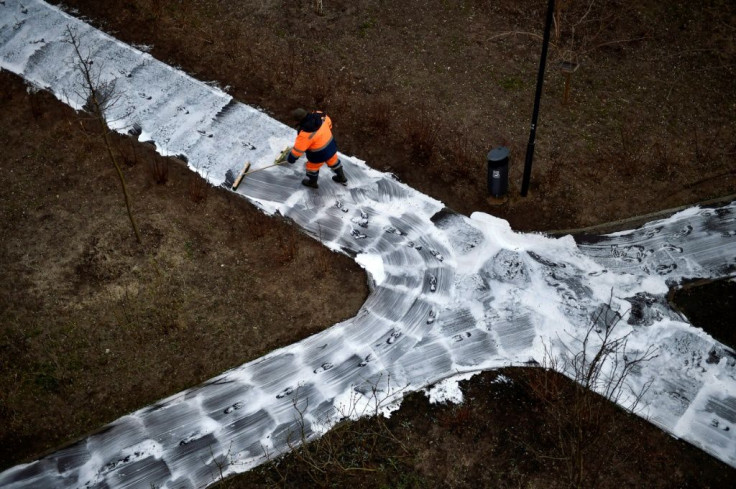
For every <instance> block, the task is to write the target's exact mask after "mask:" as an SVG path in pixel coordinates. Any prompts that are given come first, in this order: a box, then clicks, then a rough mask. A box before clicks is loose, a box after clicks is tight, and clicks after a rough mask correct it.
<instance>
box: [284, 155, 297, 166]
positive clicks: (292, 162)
mask: <svg viewBox="0 0 736 489" xmlns="http://www.w3.org/2000/svg"><path fill="white" fill-rule="evenodd" d="M297 159H298V158H297V157H296V156H294V155H293V154H292V153H291V152H289V156H288V157H287V158H286V161H288V162H289V164H290V165H293V164H294V163H296V160H297Z"/></svg>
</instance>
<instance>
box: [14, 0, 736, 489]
mask: <svg viewBox="0 0 736 489" xmlns="http://www.w3.org/2000/svg"><path fill="white" fill-rule="evenodd" d="M69 29H71V31H72V32H74V33H75V36H77V37H78V39H79V40H80V42H81V46H82V49H83V50H84V51H85V53H87V54H88V55H89V57H90V58H91V59H93V60H95V64H96V65H97V66H98V67H99V70H100V71H99V77H100V81H101V82H102V83H107V84H112V83H114V86H115V90H116V92H117V93H118V94H119V97H120V98H119V100H117V102H116V104H115V105H114V106H113V107H111V108H110V110H109V111H108V113H107V116H108V119H109V122H110V125H111V127H113V128H114V129H116V130H118V131H120V132H124V133H129V134H131V135H133V136H134V137H136V138H138V139H139V140H141V141H150V142H152V143H153V144H155V145H156V148H157V149H158V151H159V152H160V153H161V154H163V155H176V156H179V157H180V158H182V159H184V160H185V161H187V163H188V165H189V166H190V168H191V169H192V170H193V171H196V172H199V173H200V174H201V175H202V176H204V177H205V178H207V179H208V180H209V181H210V182H211V183H212V184H213V185H222V186H223V187H225V188H230V185H231V183H232V181H233V177H234V176H235V175H236V174H237V173H238V171H239V170H240V168H241V167H242V166H243V162H245V161H250V162H251V163H252V164H253V168H255V169H257V168H261V167H264V166H266V165H268V164H270V163H272V162H273V161H274V158H275V157H276V156H277V155H278V154H279V153H280V152H281V150H282V149H283V148H284V147H285V146H287V145H289V144H291V142H292V141H293V138H294V136H295V133H294V130H293V129H291V128H289V127H287V126H285V125H283V124H281V123H279V122H278V121H276V120H274V119H272V118H270V117H269V116H268V115H267V114H265V113H263V112H262V111H259V110H256V109H254V108H252V107H249V106H246V105H244V104H241V103H239V102H237V101H235V100H233V99H232V98H231V97H230V96H229V95H227V94H226V93H224V92H223V91H221V90H219V89H218V88H216V87H213V86H210V85H208V84H205V83H202V82H200V81H197V80H195V79H193V78H191V77H189V76H188V75H186V74H185V73H182V72H181V71H178V70H176V69H174V68H171V67H169V66H167V65H165V64H163V63H161V62H159V61H157V60H155V59H153V58H152V57H151V56H150V55H149V54H147V53H145V52H142V51H140V50H138V49H135V48H133V47H131V46H128V45H126V44H124V43H121V42H119V41H117V40H115V39H113V38H112V37H110V36H108V35H106V34H104V33H102V32H100V31H98V30H95V29H94V28H92V27H90V26H89V25H87V24H85V23H84V22H82V21H80V20H78V19H75V18H73V17H72V16H70V15H68V14H66V13H64V12H62V11H61V10H59V9H58V8H56V7H53V6H50V5H48V4H46V3H44V2H41V1H39V0H24V1H23V2H22V3H21V2H19V1H18V0H3V1H2V2H0V68H2V69H5V70H8V71H12V72H14V73H16V74H18V75H19V76H22V77H23V78H24V79H25V80H26V81H27V83H28V84H29V85H32V86H33V87H35V88H38V89H44V90H48V91H50V92H52V93H54V94H55V95H56V96H57V97H58V98H59V99H60V100H62V101H63V102H65V103H67V104H69V105H70V106H72V107H74V108H76V109H80V108H82V107H83V106H84V104H85V103H86V100H82V97H81V95H80V93H81V91H80V90H78V87H79V86H80V80H79V75H78V72H77V70H75V68H74V62H73V53H72V46H71V45H70V44H69V43H68V42H65V40H66V39H67V36H68V33H69V32H70V31H69ZM340 157H341V159H342V161H343V164H344V166H345V173H346V175H347V177H348V179H349V184H348V186H347V187H344V186H342V185H338V184H334V183H333V182H331V181H330V180H329V179H323V182H322V184H321V186H320V188H319V189H318V190H316V189H307V188H305V187H302V186H301V183H300V182H301V174H302V171H303V170H302V165H301V164H297V165H293V166H290V165H282V166H279V167H276V168H273V169H271V170H269V171H263V172H258V173H255V174H253V175H252V176H249V177H248V179H247V182H246V183H245V184H241V185H240V186H239V187H238V190H237V193H238V194H239V195H241V196H242V197H243V198H245V199H248V200H249V201H250V202H251V203H253V204H254V205H255V206H257V207H258V208H260V209H261V210H262V211H263V212H265V213H267V214H270V215H274V216H281V217H282V218H286V219H289V220H291V221H293V222H294V223H295V224H296V225H298V226H299V227H300V228H301V229H303V231H304V232H305V233H307V234H308V235H310V236H312V237H314V238H315V239H318V240H319V241H321V242H322V243H324V244H325V246H328V247H329V248H331V249H333V250H335V251H338V252H341V253H345V254H347V255H350V256H352V257H354V258H355V260H356V261H357V262H358V263H360V264H361V265H362V266H363V267H364V268H365V269H366V270H367V272H368V275H369V281H370V287H371V293H370V295H369V297H368V299H367V301H366V303H365V304H364V305H363V306H362V308H361V309H360V311H359V312H358V314H357V315H356V316H355V317H354V318H352V319H349V320H347V321H344V322H342V323H339V324H336V325H334V326H332V327H329V328H327V329H325V330H324V331H323V332H321V333H319V334H316V335H314V336H311V337H309V338H307V339H305V340H303V341H301V342H298V343H296V344H293V345H291V346H288V347H286V348H282V349H280V350H276V351H274V352H272V353H270V354H268V355H266V356H264V357H262V358H259V359H257V360H254V361H252V362H249V363H247V364H244V365H242V366H240V367H238V368H235V369H232V370H230V371H227V372H225V373H223V374H221V375H219V376H217V377H215V378H213V379H211V380H210V381H208V382H205V383H204V384H202V385H199V386H196V387H193V388H191V389H189V390H186V391H184V392H181V393H179V394H176V395H174V396H171V397H169V398H167V399H164V400H161V401H160V402H157V403H156V404H154V405H151V406H148V407H144V408H142V409H141V410H139V411H136V412H134V413H131V414H129V415H127V416H124V417H122V418H120V419H118V420H117V421H115V422H113V423H111V424H110V425H108V426H106V427H104V428H103V429H102V430H100V431H99V432H97V433H95V434H93V435H91V436H90V437H88V438H87V439H85V440H82V441H79V442H77V443H75V444H73V445H71V446H67V447H65V448H63V449H61V450H59V451H58V452H56V453H53V454H51V455H49V456H47V457H45V458H43V459H40V460H38V461H35V462H32V463H29V464H25V465H20V466H17V467H13V468H11V469H8V470H6V471H5V472H3V473H1V474H0V487H3V488H13V489H20V488H37V487H55V488H57V487H69V488H77V487H80V488H111V489H112V488H138V487H140V488H150V487H160V488H171V489H173V488H177V489H179V488H199V487H204V486H206V485H208V484H211V483H213V482H215V481H216V480H218V479H219V478H220V477H221V475H228V474H233V473H237V472H243V471H246V470H249V469H251V468H253V467H255V466H257V465H258V464H261V463H263V462H265V461H267V460H268V459H270V458H272V457H275V456H278V455H280V454H282V453H285V452H286V451H288V450H289V449H290V447H293V446H294V444H298V443H301V442H303V441H308V440H311V439H313V438H314V437H317V436H320V435H321V434H322V433H324V432H325V431H326V430H328V429H329V428H330V426H332V425H334V423H336V422H338V421H340V420H342V419H345V418H350V417H357V416H361V415H369V414H375V413H378V412H382V411H383V410H386V409H391V408H392V406H393V405H395V403H397V402H400V400H401V398H402V397H403V396H404V395H405V394H406V393H408V392H412V391H417V390H421V389H424V388H427V387H428V386H431V385H433V384H436V383H437V382H440V381H442V380H444V379H447V378H451V377H454V376H458V375H468V374H472V373H474V372H479V371H482V370H488V369H494V368H500V367H504V366H510V365H526V366H543V367H544V366H546V367H554V368H556V369H558V370H560V371H561V372H562V373H563V374H565V375H567V376H569V377H571V378H573V379H575V378H576V377H577V376H576V365H578V366H579V364H577V363H576V362H579V361H580V359H581V358H589V357H590V356H592V355H594V354H595V352H596V351H597V349H598V348H600V346H601V344H602V342H603V341H611V340H612V339H613V340H616V339H621V340H623V339H625V351H624V350H621V351H618V352H616V353H615V355H612V356H611V357H609V358H608V359H607V360H606V362H605V363H604V364H603V365H601V372H602V373H603V376H602V378H607V379H609V381H610V380H611V379H614V380H615V379H617V378H620V377H619V376H620V374H621V372H622V370H621V369H623V368H627V366H628V365H631V364H632V363H633V362H636V361H637V360H638V359H641V358H643V357H645V356H646V357H647V358H648V359H647V361H644V362H641V363H637V364H636V368H631V369H629V370H627V375H626V377H625V382H624V385H622V386H621V390H620V392H619V393H618V394H617V395H616V396H615V400H616V402H618V403H619V404H620V405H621V406H622V407H624V408H626V409H633V410H634V412H635V413H636V414H637V415H640V416H642V417H645V418H646V419H648V420H649V421H650V422H652V423H654V424H656V425H657V426H659V427H660V428H662V429H663V430H666V431H668V432H669V433H671V434H673V435H674V436H677V437H679V438H682V439H685V440H687V441H689V442H690V443H692V444H694V445H696V446H698V447H700V448H701V449H703V450H705V451H706V452H708V453H710V454H711V455H713V456H714V457H717V458H719V459H720V460H722V461H724V462H726V463H727V464H730V465H731V466H736V435H735V432H736V355H735V354H734V352H733V351H732V350H731V349H730V348H728V347H726V346H724V345H722V344H720V343H718V342H717V341H715V340H714V339H713V338H711V337H710V336H709V335H708V334H706V333H705V332H703V331H702V330H700V329H697V328H694V327H692V326H691V325H690V324H689V323H688V322H687V320H686V319H685V318H684V317H682V316H681V315H680V314H679V313H677V312H676V311H674V310H672V309H671V308H670V306H669V304H668V302H667V300H666V294H667V292H668V290H669V289H670V288H671V287H673V286H676V285H677V284H679V283H681V282H682V281H683V280H686V279H695V278H719V277H733V276H736V245H735V243H736V204H734V203H731V204H730V205H726V206H723V207H719V208H692V209H689V210H686V211H683V212H680V213H678V214H676V215H674V216H672V217H670V218H667V219H664V220H661V221H656V222H651V223H649V224H646V225H644V226H642V227H640V228H638V229H635V230H631V231H626V232H621V233H616V234H611V235H606V236H592V237H586V238H581V239H579V240H578V242H576V240H575V239H574V238H573V237H571V236H566V237H562V238H551V237H548V236H545V235H542V234H521V233H516V232H514V231H512V230H511V228H510V226H509V225H508V223H507V222H506V221H503V220H501V219H497V218H495V217H493V216H490V215H487V214H483V213H474V214H472V215H471V216H469V217H468V216H463V215H460V214H458V213H455V212H453V211H452V210H450V209H447V208H445V207H444V206H443V204H442V203H441V202H439V201H437V200H435V199H432V198H430V197H428V196H426V195H423V194H421V193H420V192H418V191H416V190H414V189H412V188H410V187H408V186H406V185H404V184H403V183H401V182H399V181H397V180H396V179H395V178H394V177H393V176H392V175H390V174H386V173H381V172H378V171H376V170H373V169H371V168H370V167H368V166H367V165H366V164H365V163H364V162H362V161H360V160H358V159H357V158H354V157H349V156H345V155H340ZM242 320H243V321H247V318H242ZM614 327H615V330H614ZM609 331H610V332H611V333H610V334H609V335H608V337H607V332H609ZM581 355H583V356H581ZM585 355H587V356H585ZM590 387H591V388H593V389H594V390H597V391H599V392H602V393H604V394H605V391H606V389H608V388H610V383H606V382H602V383H596V384H593V385H591V386H590Z"/></svg>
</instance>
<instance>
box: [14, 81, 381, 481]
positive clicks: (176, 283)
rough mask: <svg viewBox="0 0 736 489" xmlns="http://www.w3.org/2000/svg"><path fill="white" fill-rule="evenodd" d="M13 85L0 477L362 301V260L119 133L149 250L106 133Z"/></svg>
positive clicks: (348, 314)
mask: <svg viewBox="0 0 736 489" xmlns="http://www.w3.org/2000/svg"><path fill="white" fill-rule="evenodd" d="M0 87H1V89H0V94H2V95H1V96H0V106H1V107H2V109H1V111H2V116H1V117H0V147H2V153H1V154H2V156H0V181H1V182H2V184H1V185H0V243H2V245H1V246H0V263H1V264H2V270H3V271H2V274H0V469H2V468H7V467H8V466H10V465H12V464H15V463H18V462H21V461H24V460H28V459H30V458H33V457H37V456H39V455H40V454H42V453H43V452H45V451H47V450H50V449H53V448H56V447H58V446H59V445H60V444H63V443H65V442H68V441H70V440H72V439H74V438H76V437H79V436H82V435H84V434H85V433H88V432H90V431H92V430H96V429H98V428H100V427H101V426H103V425H104V424H105V423H108V422H111V421H113V420H114V419H116V418H118V417H119V416H122V415H123V414H126V413H128V412H131V411H133V410H136V409H139V408H141V407H144V406H146V405H148V404H150V403H152V402H155V401H156V400H158V399H161V398H163V397H166V396H168V395H171V394H174V393H176V392H179V391H181V390H183V389H185V388H188V387H193V386H195V385H197V384H199V383H201V382H203V381H204V380H207V379H209V378H211V377H213V376H215V375H217V374H219V373H221V372H223V371H225V370H227V369H229V368H232V367H236V366H238V365H240V364H242V363H244V362H246V361H248V360H252V359H255V358H258V357H259V356H261V355H263V354H265V353H267V352H269V351H271V350H273V349H275V348H278V347H281V346H285V345H288V344H291V343H293V342H294V341H297V340H298V339H301V338H304V337H306V336H308V335H310V334H313V333H316V332H318V331H320V330H322V329H324V328H325V327H327V326H330V325H332V324H334V323H336V322H338V321H340V320H342V319H346V318H349V317H352V316H354V315H355V313H356V312H357V310H358V309H359V308H360V306H361V305H362V304H363V302H364V300H365V298H366V296H367V287H366V281H365V275H364V273H362V270H361V269H360V268H359V267H358V266H357V265H356V264H355V263H354V262H353V261H352V260H351V259H350V258H348V257H346V256H343V255H338V254H336V253H332V252H330V251H329V250H328V249H327V248H325V247H324V246H322V245H321V244H320V243H318V242H317V241H315V240H313V239H310V238H308V237H306V236H304V235H302V234H300V233H299V231H298V230H297V229H296V228H294V227H293V226H291V225H289V224H288V223H287V222H285V221H283V220H279V219H277V218H269V217H266V216H265V215H263V214H261V213H260V212H259V211H258V210H256V209H255V208H254V207H253V206H251V205H250V204H248V203H247V202H245V201H244V199H241V198H239V197H236V196H235V195H233V194H231V193H230V192H228V191H225V190H223V189H219V188H212V187H209V186H208V185H207V184H205V183H204V182H203V180H201V179H200V177H198V176H197V175H196V174H194V173H193V172H191V171H189V170H188V169H186V167H185V165H183V164H181V163H180V162H176V161H174V160H167V159H164V158H161V157H159V156H157V155H156V154H155V152H154V151H153V148H152V147H151V146H148V145H138V144H136V145H134V144H132V141H131V140H129V139H123V138H116V140H115V143H114V144H115V147H116V148H117V151H119V152H120V154H121V156H122V161H123V162H124V163H123V169H124V173H125V178H126V180H127V183H128V188H129V191H130V193H131V200H132V207H133V212H134V215H135V216H136V219H137V222H138V224H139V226H140V230H141V234H142V235H143V245H138V244H137V242H136V240H135V236H134V234H133V231H132V228H131V226H130V223H129V221H128V216H127V214H126V211H125V205H124V202H123V196H122V192H121V190H120V183H119V181H118V177H117V175H116V173H115V170H114V167H113V165H112V164H111V162H110V160H109V159H108V158H107V156H106V152H105V146H104V144H103V143H102V139H101V137H100V134H99V132H97V131H96V130H94V129H93V127H94V125H93V124H92V123H91V122H89V121H88V120H86V119H85V118H84V117H79V116H77V115H76V114H74V112H73V111H72V110H70V109H69V108H67V107H65V106H63V105H62V104H61V103H60V102H58V101H56V100H55V99H54V98H53V97H51V96H50V95H48V94H44V93H37V94H28V93H26V89H25V87H24V85H23V82H22V81H21V80H20V79H19V78H18V77H16V76H13V75H10V74H8V73H0ZM154 166H157V167H158V169H159V170H158V173H159V176H161V174H164V175H165V176H166V180H167V181H166V183H165V184H157V183H155V181H154V178H153V168H154ZM195 201H197V202H195Z"/></svg>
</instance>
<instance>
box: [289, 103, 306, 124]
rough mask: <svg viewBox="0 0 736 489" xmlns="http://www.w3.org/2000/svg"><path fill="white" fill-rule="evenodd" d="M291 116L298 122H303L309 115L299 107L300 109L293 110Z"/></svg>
mask: <svg viewBox="0 0 736 489" xmlns="http://www.w3.org/2000/svg"><path fill="white" fill-rule="evenodd" d="M291 117H292V118H293V119H294V120H295V121H296V122H301V121H302V120H303V119H304V118H305V117H307V111H306V110H304V109H302V108H301V107H299V108H298V109H294V110H292V111H291Z"/></svg>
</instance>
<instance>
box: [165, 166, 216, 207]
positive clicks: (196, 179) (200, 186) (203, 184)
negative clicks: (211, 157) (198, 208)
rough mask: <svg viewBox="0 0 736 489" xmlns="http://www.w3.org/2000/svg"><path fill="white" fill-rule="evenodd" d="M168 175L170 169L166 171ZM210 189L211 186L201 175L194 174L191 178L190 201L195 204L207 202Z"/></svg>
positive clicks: (189, 187)
mask: <svg viewBox="0 0 736 489" xmlns="http://www.w3.org/2000/svg"><path fill="white" fill-rule="evenodd" d="M166 173H167V175H168V167H167V169H166ZM209 188H210V184H209V183H208V182H207V180H205V179H204V178H202V177H201V176H200V175H199V174H197V173H194V172H192V174H191V175H190V176H189V186H188V192H189V200H191V201H192V202H194V203H195V204H200V203H202V202H204V201H206V200H207V191H208V190H209Z"/></svg>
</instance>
